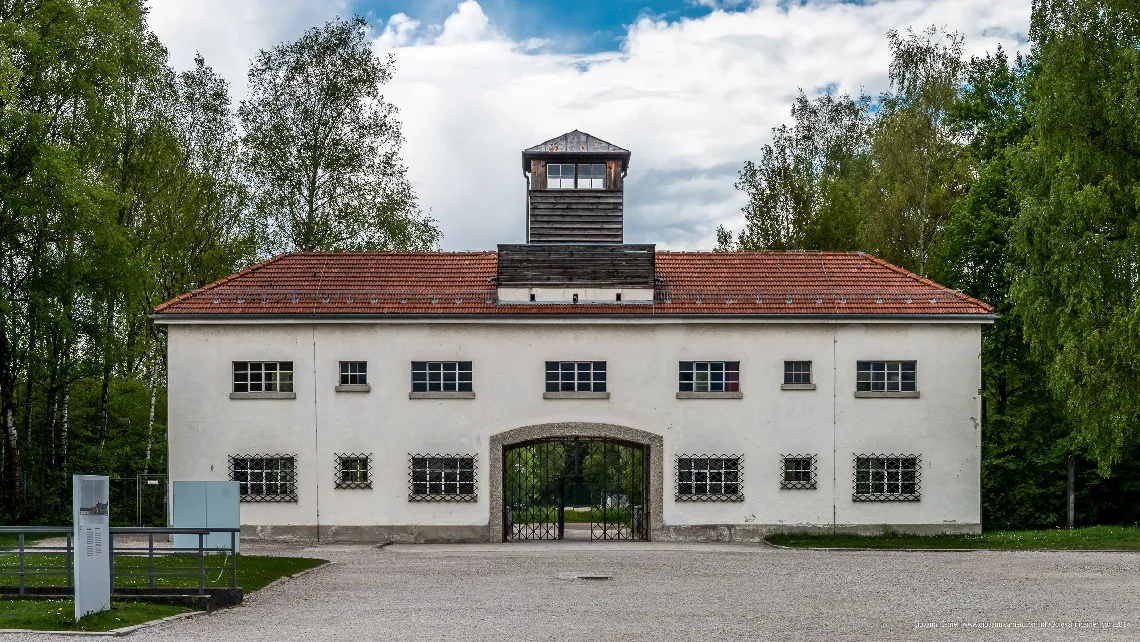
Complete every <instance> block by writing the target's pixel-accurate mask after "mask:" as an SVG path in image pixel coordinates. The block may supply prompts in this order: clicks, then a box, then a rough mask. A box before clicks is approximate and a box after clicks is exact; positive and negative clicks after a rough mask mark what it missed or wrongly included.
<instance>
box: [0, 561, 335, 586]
mask: <svg viewBox="0 0 1140 642" xmlns="http://www.w3.org/2000/svg"><path fill="white" fill-rule="evenodd" d="M325 562H326V560H321V559H313V558H310V557H275V556H269V555H239V556H238V570H237V585H238V586H240V587H242V589H244V590H245V592H246V593H249V592H251V591H256V590H258V589H260V588H262V587H264V586H265V585H266V584H269V583H270V582H272V581H273V580H276V579H278V578H280V577H285V576H288V575H295V574H297V573H300V572H301V571H304V570H306V569H310V568H313V567H316V566H320V565H321V564H324V563H325ZM25 563H26V564H28V565H29V566H30V565H32V564H37V565H43V566H62V565H63V564H64V558H63V556H62V555H36V556H29V557H27V558H26V562H25ZM148 564H149V562H148V561H147V558H146V557H145V556H143V557H137V556H129V557H128V556H125V555H120V556H117V557H116V558H115V573H116V575H115V586H119V587H137V586H148V584H149V583H148V580H147V578H145V577H129V576H125V575H119V573H141V572H144V571H146V570H147V569H148ZM18 566H19V558H18V557H17V556H16V555H0V570H13V567H18ZM154 566H155V570H156V571H160V569H163V570H165V571H166V572H171V571H172V569H173V568H175V567H183V568H185V567H189V568H190V569H192V570H189V571H187V570H182V571H178V572H192V573H196V572H197V568H198V558H197V556H194V555H172V556H164V557H156V558H155V559H154ZM223 566H228V560H226V559H225V556H224V555H208V556H206V568H214V569H220V568H221V567H223ZM18 583H19V578H18V577H16V576H13V575H5V576H0V585H8V586H14V585H16V584H18ZM25 583H26V585H27V586H65V585H66V583H67V580H66V577H65V576H64V575H63V573H59V574H56V575H34V576H27V577H26V579H25ZM197 585H198V578H197V576H196V575H195V576H194V577H161V578H157V579H156V580H155V586H161V587H175V586H197ZM206 585H207V586H229V585H230V572H229V570H228V568H227V569H226V570H213V571H206Z"/></svg>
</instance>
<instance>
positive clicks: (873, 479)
mask: <svg viewBox="0 0 1140 642" xmlns="http://www.w3.org/2000/svg"><path fill="white" fill-rule="evenodd" d="M919 474H920V471H919V457H918V455H857V456H856V457H855V493H854V494H853V495H852V496H851V499H852V500H854V501H862V502H867V501H918V500H919V490H920V485H919Z"/></svg>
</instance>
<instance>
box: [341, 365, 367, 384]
mask: <svg viewBox="0 0 1140 642" xmlns="http://www.w3.org/2000/svg"><path fill="white" fill-rule="evenodd" d="M366 383H368V362H367V361H341V362H340V385H342V386H359V385H364V384H366Z"/></svg>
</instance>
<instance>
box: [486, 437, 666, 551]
mask: <svg viewBox="0 0 1140 642" xmlns="http://www.w3.org/2000/svg"><path fill="white" fill-rule="evenodd" d="M663 445H664V440H663V438H662V437H661V435H656V434H654V433H650V432H646V431H643V430H637V429H635V428H629V427H626V426H619V425H615V424H604V423H588V422H565V423H551V424H539V425H534V426H525V427H522V428H515V429H513V430H508V431H505V432H502V433H499V434H497V435H493V436H492V437H491V439H490V444H489V446H490V460H491V461H490V470H489V473H490V479H489V480H488V481H489V482H490V483H489V486H490V515H489V520H488V521H489V526H490V528H489V530H490V538H491V541H496V542H501V541H513V540H534V539H547V540H550V539H555V540H556V539H579V538H580V539H594V540H609V539H625V540H629V539H634V540H648V539H655V538H656V537H655V534H656V533H657V532H659V529H660V527H661V516H662V497H663V490H662V489H663V484H662V479H663V477H662V471H663V463H662V447H663ZM568 525H569V526H568ZM567 535H569V537H567ZM575 535H577V537H575Z"/></svg>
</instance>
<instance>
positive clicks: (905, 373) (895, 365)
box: [855, 361, 917, 392]
mask: <svg viewBox="0 0 1140 642" xmlns="http://www.w3.org/2000/svg"><path fill="white" fill-rule="evenodd" d="M916 363H917V362H915V361H860V362H858V365H857V367H856V379H855V382H856V383H855V390H856V391H858V392H914V391H915V390H916V388H915V365H916Z"/></svg>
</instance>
